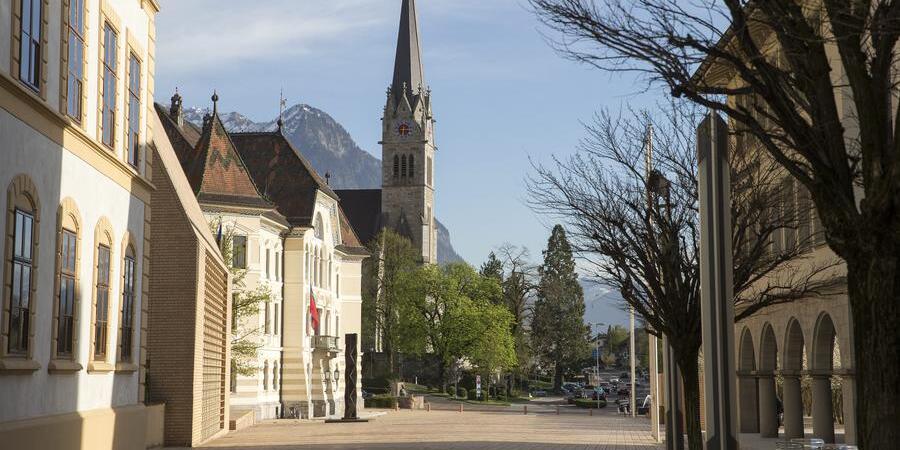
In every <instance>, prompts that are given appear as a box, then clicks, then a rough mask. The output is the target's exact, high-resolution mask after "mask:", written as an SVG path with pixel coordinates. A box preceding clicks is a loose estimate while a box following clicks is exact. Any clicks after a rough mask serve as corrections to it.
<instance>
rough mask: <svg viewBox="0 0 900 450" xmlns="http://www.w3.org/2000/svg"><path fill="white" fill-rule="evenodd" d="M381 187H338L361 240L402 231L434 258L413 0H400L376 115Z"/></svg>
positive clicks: (429, 135) (427, 131)
mask: <svg viewBox="0 0 900 450" xmlns="http://www.w3.org/2000/svg"><path fill="white" fill-rule="evenodd" d="M380 144H381V146H382V151H381V154H382V158H381V161H382V169H381V173H382V178H381V182H382V188H381V189H367V190H340V191H337V194H338V196H339V197H340V199H341V202H342V204H343V205H344V208H345V210H346V211H347V216H348V217H349V218H350V221H351V223H352V224H353V228H354V229H355V230H356V231H357V232H358V233H359V235H360V238H361V239H362V241H363V243H368V242H370V241H371V240H372V239H373V238H375V237H376V236H377V235H378V234H379V233H380V232H381V230H382V229H383V228H385V227H386V228H389V229H392V230H394V231H396V232H398V233H400V234H401V235H403V236H406V237H408V238H409V239H410V240H411V241H412V243H413V246H414V247H415V248H418V249H420V250H421V255H422V261H423V262H424V263H426V264H434V263H436V262H437V229H436V228H435V220H434V201H435V179H434V164H435V154H436V152H437V146H436V145H435V140H434V115H433V114H432V109H431V90H430V89H429V88H428V85H427V84H426V82H425V69H424V66H423V63H422V52H421V43H420V40H419V22H418V17H417V15H416V2H415V0H403V5H402V7H401V11H400V31H399V35H398V38H397V54H396V57H395V60H394V75H393V81H392V82H391V86H390V88H388V93H387V102H386V104H385V107H384V115H383V117H382V142H380Z"/></svg>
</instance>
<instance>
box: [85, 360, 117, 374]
mask: <svg viewBox="0 0 900 450" xmlns="http://www.w3.org/2000/svg"><path fill="white" fill-rule="evenodd" d="M114 370H116V366H114V365H112V364H110V363H108V362H106V361H91V362H89V363H88V369H87V371H88V373H108V372H112V371H114Z"/></svg>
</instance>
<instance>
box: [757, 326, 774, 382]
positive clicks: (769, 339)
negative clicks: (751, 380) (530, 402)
mask: <svg viewBox="0 0 900 450" xmlns="http://www.w3.org/2000/svg"><path fill="white" fill-rule="evenodd" d="M777 368H778V341H777V339H776V338H775V328H774V327H772V324H770V323H768V322H766V323H765V324H764V325H763V328H762V333H761V337H760V340H759V370H760V371H762V372H767V373H772V372H774V371H775V370H776V369H777Z"/></svg>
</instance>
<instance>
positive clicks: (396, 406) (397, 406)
mask: <svg viewBox="0 0 900 450" xmlns="http://www.w3.org/2000/svg"><path fill="white" fill-rule="evenodd" d="M394 411H396V412H400V402H397V403H394Z"/></svg>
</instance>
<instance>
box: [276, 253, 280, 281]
mask: <svg viewBox="0 0 900 450" xmlns="http://www.w3.org/2000/svg"><path fill="white" fill-rule="evenodd" d="M275 279H276V280H278V281H281V253H278V252H275Z"/></svg>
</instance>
